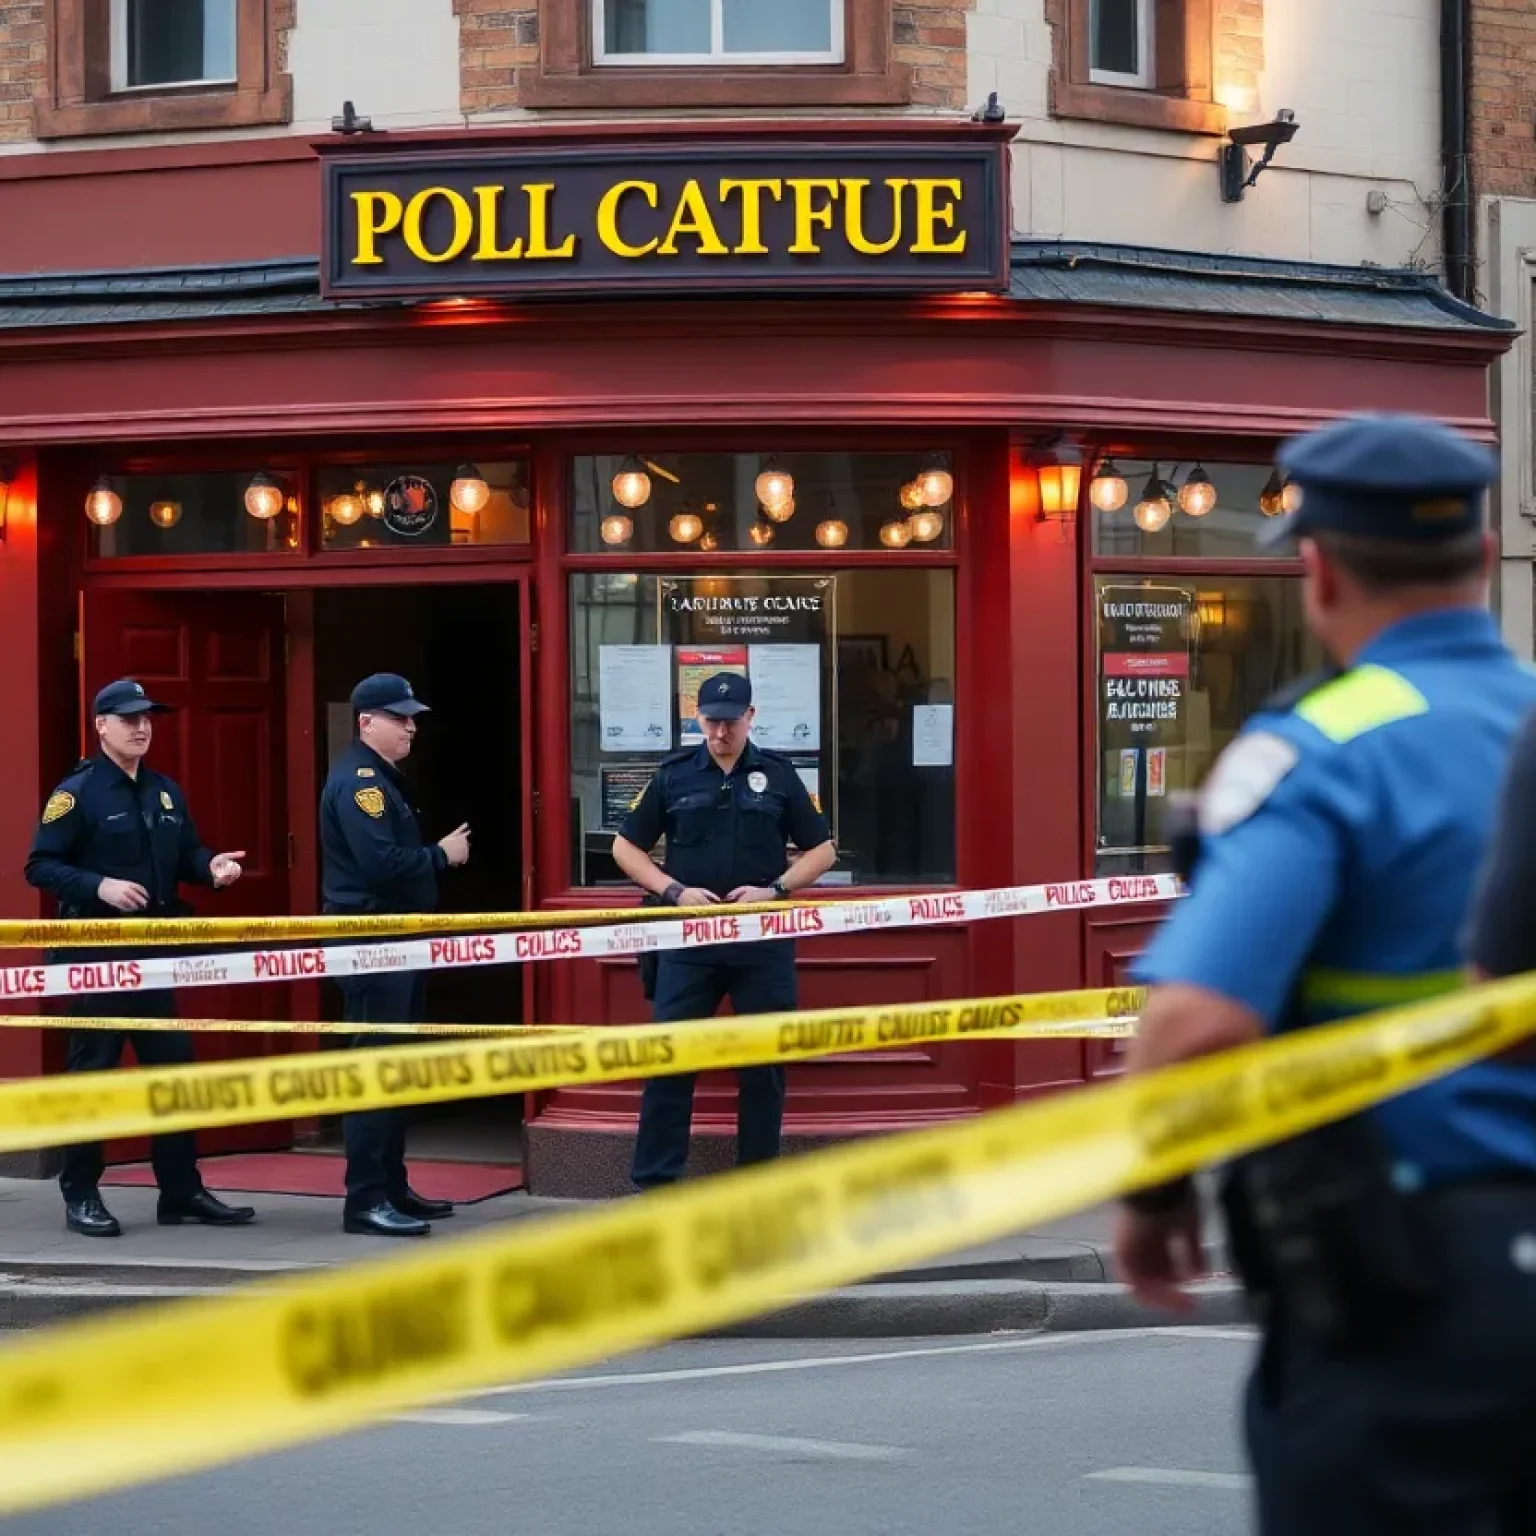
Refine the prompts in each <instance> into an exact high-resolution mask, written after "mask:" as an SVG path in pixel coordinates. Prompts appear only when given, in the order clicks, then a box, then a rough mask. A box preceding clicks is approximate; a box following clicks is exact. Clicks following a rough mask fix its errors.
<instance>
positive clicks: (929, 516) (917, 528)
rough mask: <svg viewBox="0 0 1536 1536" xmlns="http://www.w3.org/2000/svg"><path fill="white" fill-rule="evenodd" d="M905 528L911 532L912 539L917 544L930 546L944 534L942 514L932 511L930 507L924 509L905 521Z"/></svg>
mask: <svg viewBox="0 0 1536 1536" xmlns="http://www.w3.org/2000/svg"><path fill="white" fill-rule="evenodd" d="M907 527H908V528H910V529H911V530H912V537H913V538H914V539H916V540H917V542H918V543H919V544H931V543H933V541H934V540H935V539H936V538H938V536H939V535H940V534H941V533H943V532H944V514H943V513H942V512H936V511H934V510H933V508H932V507H925V508H924V509H923V510H922V511H921V512H914V513H913V514H912V516H911V517H909V518H908V519H907Z"/></svg>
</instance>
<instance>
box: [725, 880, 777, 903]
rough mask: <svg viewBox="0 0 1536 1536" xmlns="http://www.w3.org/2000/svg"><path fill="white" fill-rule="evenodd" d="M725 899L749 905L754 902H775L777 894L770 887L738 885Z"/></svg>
mask: <svg viewBox="0 0 1536 1536" xmlns="http://www.w3.org/2000/svg"><path fill="white" fill-rule="evenodd" d="M725 899H726V900H727V901H742V902H746V903H747V904H748V905H750V904H751V903H752V902H754V901H777V900H778V899H779V893H778V892H777V891H776V890H774V888H773V887H772V886H771V885H738V886H737V887H736V889H735V890H734V891H732V892H731V894H730V895H729V896H727V897H726V898H725Z"/></svg>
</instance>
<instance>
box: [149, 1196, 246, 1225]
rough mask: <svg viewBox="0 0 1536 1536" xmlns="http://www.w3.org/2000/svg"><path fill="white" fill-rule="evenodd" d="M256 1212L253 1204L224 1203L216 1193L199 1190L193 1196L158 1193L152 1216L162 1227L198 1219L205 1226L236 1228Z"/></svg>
mask: <svg viewBox="0 0 1536 1536" xmlns="http://www.w3.org/2000/svg"><path fill="white" fill-rule="evenodd" d="M255 1214H256V1209H255V1207H254V1206H249V1205H225V1204H224V1202H223V1201H222V1200H220V1199H219V1197H218V1196H217V1195H210V1194H209V1193H208V1191H207V1190H206V1189H200V1190H198V1192H197V1193H196V1194H195V1195H187V1196H185V1197H182V1198H172V1196H170V1195H161V1196H160V1203H159V1205H158V1206H157V1207H156V1209H155V1219H156V1220H157V1221H158V1222H159V1223H160V1225H161V1226H162V1227H179V1226H180V1225H181V1224H182V1222H184V1221H200V1222H202V1223H203V1225H204V1226H208V1227H238V1226H239V1225H240V1223H241V1222H243V1221H249V1220H251V1218H252V1217H253V1216H255Z"/></svg>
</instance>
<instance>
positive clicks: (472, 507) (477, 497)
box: [448, 464, 491, 517]
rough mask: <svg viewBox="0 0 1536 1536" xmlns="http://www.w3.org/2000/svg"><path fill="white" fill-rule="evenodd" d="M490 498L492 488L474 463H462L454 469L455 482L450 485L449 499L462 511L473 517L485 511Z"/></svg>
mask: <svg viewBox="0 0 1536 1536" xmlns="http://www.w3.org/2000/svg"><path fill="white" fill-rule="evenodd" d="M490 499H491V488H490V486H488V485H487V484H486V483H485V476H484V475H482V474H481V473H480V471H479V470H478V469H476V468H475V466H474V465H473V464H460V465H459V467H458V469H456V470H455V471H454V475H453V484H452V485H450V486H449V487H448V500H449V501H450V502H451V503H452V504H453V505H454V506H456V507H457V508H458V509H459V511H460V512H467V513H469V515H470V516H471V517H473V516H475V514H476V513H477V512H482V511H484V509H485V504H486V502H488V501H489V500H490Z"/></svg>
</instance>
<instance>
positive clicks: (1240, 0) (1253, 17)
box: [1212, 0, 1264, 106]
mask: <svg viewBox="0 0 1536 1536" xmlns="http://www.w3.org/2000/svg"><path fill="white" fill-rule="evenodd" d="M1215 26H1216V46H1215V50H1214V57H1213V60H1212V63H1213V65H1214V68H1213V71H1212V73H1213V76H1214V81H1215V84H1216V86H1217V88H1218V89H1219V90H1221V91H1222V93H1223V95H1222V98H1221V99H1224V100H1226V99H1230V100H1231V101H1232V104H1233V105H1234V106H1236V105H1238V104H1239V103H1242V104H1243V105H1244V106H1246V103H1247V102H1249V101H1251V102H1253V103H1254V104H1255V106H1256V105H1257V103H1258V97H1259V74H1260V72H1261V71H1262V70H1263V68H1264V0H1216V6H1215ZM1229 90H1235V91H1236V92H1237V93H1239V94H1237V95H1234V96H1233V97H1231V98H1228V97H1227V96H1226V94H1225V93H1226V92H1227V91H1229Z"/></svg>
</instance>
